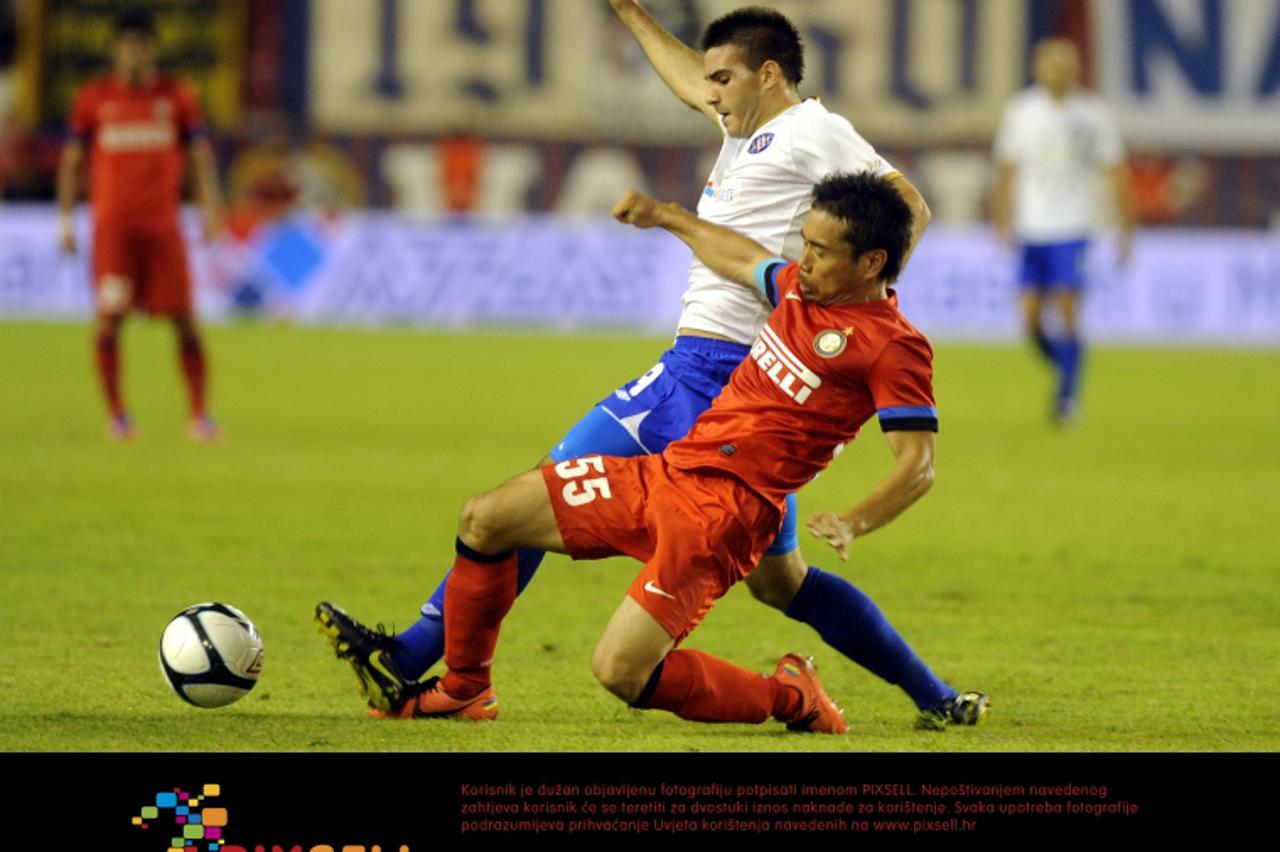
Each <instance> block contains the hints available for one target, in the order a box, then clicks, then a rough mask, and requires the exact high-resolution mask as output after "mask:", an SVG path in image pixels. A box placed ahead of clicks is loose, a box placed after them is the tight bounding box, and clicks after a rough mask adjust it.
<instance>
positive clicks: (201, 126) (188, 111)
mask: <svg viewBox="0 0 1280 852" xmlns="http://www.w3.org/2000/svg"><path fill="white" fill-rule="evenodd" d="M174 104H175V106H176V118H177V123H178V134H179V136H180V137H181V139H182V141H183V143H188V142H191V141H192V140H193V139H200V138H202V137H204V136H206V135H207V134H208V132H209V129H208V128H207V127H206V126H205V123H204V113H203V112H202V111H201V109H200V96H199V95H197V94H196V90H195V88H194V87H193V86H192V85H191V84H190V83H188V82H186V81H185V80H179V81H178V82H177V83H175V85H174Z"/></svg>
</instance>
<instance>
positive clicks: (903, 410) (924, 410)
mask: <svg viewBox="0 0 1280 852" xmlns="http://www.w3.org/2000/svg"><path fill="white" fill-rule="evenodd" d="M876 414H879V415H880V419H881V420H893V419H895V418H900V417H932V418H933V419H934V420H937V419H938V409H936V408H934V407H933V406H932V405H891V406H889V407H888V408H878V409H876Z"/></svg>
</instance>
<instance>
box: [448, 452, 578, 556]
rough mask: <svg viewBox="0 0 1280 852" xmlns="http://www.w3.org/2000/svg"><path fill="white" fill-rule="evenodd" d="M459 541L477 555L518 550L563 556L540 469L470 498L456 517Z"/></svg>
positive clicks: (554, 517)
mask: <svg viewBox="0 0 1280 852" xmlns="http://www.w3.org/2000/svg"><path fill="white" fill-rule="evenodd" d="M458 538H459V540H461V541H462V543H463V544H465V545H467V547H470V548H472V549H473V550H476V551H479V552H480V553H487V554H494V553H503V552H505V551H508V550H514V549H515V548H517V547H537V548H540V549H542V550H550V551H553V552H555V553H564V539H563V538H561V536H560V528H559V526H557V525H556V516H555V512H554V511H553V510H552V508H551V499H550V498H549V497H548V496H547V486H546V482H545V480H543V478H542V471H541V469H534V470H530V471H526V472H524V473H522V474H520V475H519V476H517V477H515V478H514V479H509V480H507V481H506V482H504V483H503V484H502V485H499V486H498V487H497V488H495V489H493V490H492V491H488V492H486V493H484V494H480V495H477V496H475V497H472V498H471V499H469V500H468V501H467V502H466V504H465V505H464V506H463V507H462V514H461V515H460V516H459V518H458Z"/></svg>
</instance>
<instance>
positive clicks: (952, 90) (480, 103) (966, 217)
mask: <svg viewBox="0 0 1280 852" xmlns="http://www.w3.org/2000/svg"><path fill="white" fill-rule="evenodd" d="M123 5H124V4H121V3H115V2H105V0H4V2H3V3H2V4H0V10H3V12H2V15H3V19H2V21H0V121H2V124H0V191H2V192H3V198H4V200H5V202H6V204H5V205H4V208H3V212H2V214H0V216H2V217H3V219H2V223H0V233H3V234H4V235H5V238H4V239H3V240H2V241H0V270H3V276H2V277H0V316H10V317H13V316H19V317H85V316H87V315H88V296H87V294H88V287H87V286H86V283H85V268H86V265H87V261H86V260H85V258H84V257H83V256H82V257H81V258H80V260H79V262H74V263H69V262H65V261H63V260H62V259H61V258H60V257H59V256H58V254H57V251H56V246H55V240H54V239H53V238H52V237H51V236H50V235H51V234H53V233H54V232H53V231H51V230H50V222H51V219H50V216H51V211H50V209H49V208H48V207H47V206H45V205H47V204H48V202H49V201H50V200H51V199H52V194H53V183H54V172H55V165H56V160H57V154H58V150H59V146H60V142H61V140H62V134H63V126H64V121H65V119H66V114H67V110H68V108H69V100H70V97H71V94H72V93H73V91H74V90H75V87H76V86H77V85H78V84H79V83H80V82H81V81H83V80H84V79H85V78H86V77H88V76H90V75H93V74H96V73H101V72H103V71H105V70H106V69H107V67H108V65H107V63H108V57H109V46H110V39H111V20H112V18H113V16H114V14H115V13H117V12H118V11H119V9H120V8H122V6H123ZM152 5H153V8H154V9H155V10H156V12H157V13H158V15H159V24H160V33H161V39H160V41H161V46H162V51H163V54H164V57H165V64H166V65H167V66H168V67H169V68H171V69H172V70H174V71H176V72H179V73H181V74H183V75H186V76H188V77H189V78H191V79H193V80H194V81H196V82H197V84H198V86H199V88H200V91H201V93H202V97H203V100H204V106H205V109H206V111H207V113H208V116H209V118H210V121H211V124H212V127H213V129H214V134H215V136H214V138H215V141H216V145H217V152H218V158H219V163H220V169H221V175H222V178H223V182H224V186H225V190H226V195H227V197H228V200H229V207H230V214H229V229H228V232H227V233H226V235H225V238H224V239H223V240H222V241H221V242H220V243H219V244H217V245H216V246H214V247H213V248H211V249H208V250H202V251H200V252H199V254H198V256H197V257H196V259H195V264H196V267H197V275H198V279H199V282H200V291H201V306H202V309H203V314H204V315H205V316H206V317H218V316H226V315H228V314H234V313H250V314H252V313H265V314H269V315H275V316H279V315H284V316H289V317H296V318H298V319H302V320H314V321H323V322H339V323H345V322H360V323H367V322H373V323H385V322H397V323H398V322H413V323H423V324H428V325H447V326H466V325H471V324H475V323H494V322H497V323H502V324H532V325H536V326H552V327H558V328H579V327H591V326H631V327H639V328H642V329H647V330H652V331H657V332H665V331H667V330H669V327H670V324H671V322H672V321H673V320H674V318H675V317H676V316H677V310H678V300H677V298H676V297H677V295H678V293H679V292H680V290H681V289H682V287H683V267H684V264H685V259H686V257H687V255H686V254H685V253H684V252H683V250H682V249H681V248H679V247H677V246H675V245H673V243H674V241H673V240H670V239H667V238H664V237H662V236H655V235H638V234H634V233H631V234H628V233H625V232H624V231H623V230H622V229H619V228H615V227H611V226H609V225H607V224H606V225H602V224H601V223H600V222H599V219H598V217H600V216H601V215H602V214H605V213H607V212H608V209H609V207H610V206H611V205H612V203H613V202H614V201H615V200H616V199H617V198H618V197H619V195H620V194H621V193H622V192H623V191H624V190H625V189H626V188H628V187H630V186H638V187H642V188H645V189H648V190H649V191H650V192H652V193H654V194H656V195H658V196H659V197H663V198H670V199H675V200H680V201H682V202H684V203H685V204H686V205H689V206H693V204H694V203H695V202H696V199H697V197H698V192H699V191H700V189H701V186H702V182H703V179H704V177H705V174H706V172H707V171H708V168H709V165H710V163H711V161H712V160H713V158H714V154H715V151H716V149H717V139H716V135H715V133H714V131H712V130H711V129H710V128H708V127H706V126H705V124H706V122H705V121H704V120H703V119H702V118H701V117H700V116H698V115H696V114H695V113H693V112H692V111H690V110H688V109H686V108H684V107H683V106H682V105H680V104H679V103H678V102H677V101H676V100H675V98H673V97H672V96H671V95H670V94H669V93H668V92H667V90H666V89H665V87H664V86H663V84H662V83H661V82H660V81H659V79H658V78H657V75H656V74H654V73H653V71H652V70H651V69H650V68H649V66H648V63H647V62H646V61H645V59H644V56H643V54H642V53H641V52H640V50H639V48H638V47H637V46H636V44H635V43H634V41H633V40H632V39H631V37H630V36H629V34H628V33H627V32H626V30H625V29H624V28H623V27H622V25H621V24H620V22H619V21H617V20H616V16H614V15H613V14H612V12H611V10H610V9H609V5H608V3H606V2H604V0H501V2H497V0H362V2H355V3H351V2H344V0H262V2H247V0H184V1H183V2H160V1H159V0H157V2H155V3H154V4H152ZM650 5H651V7H652V9H653V11H654V12H655V13H656V14H658V15H659V17H660V18H661V19H662V20H663V21H664V22H665V23H666V24H667V25H668V26H669V27H670V28H671V29H672V30H673V31H674V32H676V33H677V34H679V35H681V36H682V37H683V38H684V39H686V40H687V41H690V42H694V41H696V39H697V36H698V34H699V33H700V31H701V29H702V27H703V26H704V25H705V24H706V23H707V22H708V21H709V20H711V18H713V17H714V16H716V15H718V14H720V13H722V12H724V11H726V10H728V9H730V8H733V6H734V5H736V4H735V2H733V0H654V2H653V3H651V4H650ZM778 7H779V8H780V9H781V10H783V11H784V12H786V13H787V14H788V15H790V16H792V17H793V18H794V19H795V20H796V21H797V23H798V24H799V26H800V28H801V30H802V32H803V34H804V36H805V38H806V41H807V46H808V65H809V72H808V75H807V77H806V81H805V84H804V86H803V87H802V93H803V94H806V95H817V96H820V97H821V98H822V99H823V100H824V102H825V103H827V104H828V106H829V107H831V108H833V109H834V110H835V111H837V112H840V113H842V114H844V115H846V116H848V117H850V118H851V120H852V121H853V122H854V124H855V126H856V127H857V128H858V129H859V131H860V132H861V133H862V134H863V135H865V136H866V137H867V138H868V139H869V140H871V142H872V143H873V144H874V145H876V146H877V148H878V149H879V150H880V151H881V152H882V153H884V154H885V155H886V156H887V157H888V158H889V159H890V160H891V161H892V162H893V163H894V164H895V165H897V166H898V167H899V168H901V169H902V170H903V171H904V172H906V173H907V174H908V176H909V177H910V178H911V180H913V181H914V182H915V183H916V184H917V185H918V186H920V188H921V189H922V191H923V192H924V194H925V197H926V198H927V199H928V201H929V203H930V204H931V206H932V208H933V211H934V216H935V219H934V224H933V226H932V229H931V231H930V234H929V239H928V240H926V241H925V243H924V245H923V246H922V248H921V250H920V252H919V254H918V255H917V257H916V258H915V260H914V262H913V265H912V268H911V269H910V270H909V271H908V273H907V275H906V280H905V283H906V284H908V285H909V286H904V288H903V298H904V301H905V303H906V306H907V308H908V310H909V311H910V312H911V314H912V316H913V317H914V318H915V319H916V321H917V323H918V324H920V325H921V326H922V328H924V329H925V330H926V331H927V332H929V333H930V334H932V335H933V336H934V337H941V338H948V337H952V338H954V337H968V338H980V339H1010V338H1012V337H1013V336H1014V335H1015V333H1016V318H1015V314H1014V311H1013V310H1012V307H1013V305H1012V298H1013V292H1014V291H1013V288H1012V287H1011V286H1010V281H1011V277H1010V276H1011V275H1012V269H1011V266H1012V265H1011V262H1010V259H1009V258H1008V257H1006V256H1003V255H1001V254H1000V253H999V252H997V250H996V246H995V244H994V241H992V240H990V239H988V238H987V232H986V231H984V230H982V228H983V225H984V222H985V219H986V208H987V194H988V193H987V190H988V188H989V182H990V176H991V166H990V158H989V147H990V142H991V138H992V134H993V132H994V129H995V126H996V122H997V120H998V117H999V111H1000V108H1001V106H1002V104H1003V103H1004V101H1005V100H1006V99H1007V97H1008V96H1009V95H1010V94H1011V93H1013V92H1014V91H1015V90H1017V89H1018V88H1020V87H1021V86H1023V85H1025V84H1026V82H1027V71H1026V68H1027V58H1028V51H1029V48H1030V45H1032V44H1033V43H1034V42H1035V41H1036V40H1037V39H1039V38H1041V37H1043V36H1045V35H1049V34H1054V33H1058V34H1065V35H1067V36H1069V37H1070V38H1072V39H1073V40H1074V41H1075V42H1076V43H1077V44H1078V45H1079V46H1080V48H1081V50H1082V51H1083V54H1084V56H1085V77H1086V82H1087V83H1088V84H1089V85H1091V86H1094V87H1096V88H1097V89H1098V90H1099V91H1101V93H1102V94H1104V95H1105V96H1106V97H1107V98H1108V99H1109V100H1110V101H1111V103H1112V104H1113V106H1114V107H1115V109H1116V111H1117V112H1118V114H1119V116H1120V120H1121V124H1122V128H1123V131H1124V135H1125V139H1126V141H1127V143H1128V145H1129V146H1130V153H1131V158H1130V161H1131V166H1132V170H1133V188H1134V194H1135V199H1136V208H1137V215H1138V219H1139V222H1140V224H1141V225H1142V226H1143V228H1144V230H1143V232H1142V233H1141V235H1140V239H1139V242H1138V248H1137V253H1136V256H1135V261H1134V264H1133V266H1132V268H1130V269H1128V270H1126V271H1124V272H1118V271H1117V270H1116V268H1115V265H1114V264H1113V263H1110V262H1109V261H1108V256H1107V252H1106V250H1105V247H1103V248H1102V249H1101V250H1099V251H1095V252H1094V254H1093V260H1092V275H1091V294H1092V298H1091V299H1090V300H1089V307H1088V311H1089V313H1088V323H1089V328H1090V331H1091V334H1092V336H1093V337H1094V339H1103V340H1145V341H1157V342H1166V343H1174V344H1181V343H1189V342H1205V341H1208V342H1218V343H1221V342H1230V343H1234V344H1240V343H1246V344H1256V345H1267V346H1273V345H1275V344H1276V343H1277V342H1280V260H1278V259H1277V251H1276V243H1277V241H1276V239H1275V236H1276V231H1277V228H1280V206H1278V202H1277V199H1278V198H1280V117H1278V116H1280V113H1278V112H1277V110H1276V109H1275V105H1276V103H1277V99H1278V97H1280V4H1277V3H1274V2H1270V0H1123V2H1110V0H1108V1H1107V2H1089V0H1001V2H991V0H868V2H860V3H858V4H856V7H855V6H854V5H846V4H837V3H824V2H817V0H784V2H780V3H778ZM1103 213H1104V214H1105V211H1103ZM1102 224H1105V222H1104V223H1102ZM460 278H465V280H466V281H468V282H469V285H468V286H466V287H454V286H449V283H450V282H451V281H456V280H458V279H460Z"/></svg>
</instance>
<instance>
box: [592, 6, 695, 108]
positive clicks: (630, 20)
mask: <svg viewBox="0 0 1280 852" xmlns="http://www.w3.org/2000/svg"><path fill="white" fill-rule="evenodd" d="M610 2H611V3H612V4H613V9H614V11H615V12H617V13H618V17H619V18H621V19H622V23H623V24H625V25H626V27H627V29H628V30H630V31H631V35H633V36H634V37H635V40H636V41H637V42H639V44H640V47H641V49H642V50H644V55H645V56H647V57H648V58H649V64H650V65H652V66H653V70H655V71H657V72H658V76H659V77H661V78H662V82H664V83H666V84H667V88H669V89H670V90H671V91H672V92H673V93H674V94H675V96H676V97H677V98H679V99H680V100H682V101H684V102H685V103H686V104H688V105H689V106H691V107H693V108H694V109H696V110H698V111H699V112H701V113H702V114H703V115H705V116H706V117H707V118H709V119H711V120H712V121H717V122H718V119H717V117H716V112H715V110H714V109H712V107H711V106H710V105H709V104H708V103H707V101H706V89H707V87H706V83H705V82H704V81H703V79H702V59H701V57H699V56H698V54H697V53H695V52H694V50H693V49H692V48H690V47H689V46H688V45H687V44H685V43H684V42H682V41H680V39H678V38H676V37H675V36H674V35H672V34H671V32H670V31H669V30H668V29H667V28H666V27H664V26H663V25H662V24H661V23H659V22H658V19H657V18H655V17H653V15H651V14H649V10H648V9H646V8H644V7H643V6H641V5H640V3H639V2H638V0H610Z"/></svg>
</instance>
